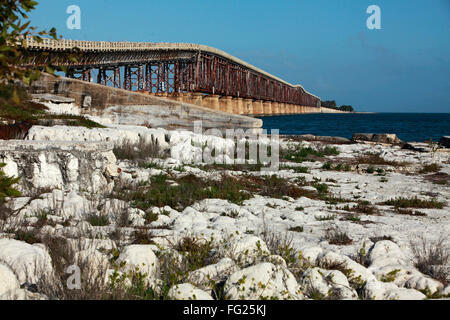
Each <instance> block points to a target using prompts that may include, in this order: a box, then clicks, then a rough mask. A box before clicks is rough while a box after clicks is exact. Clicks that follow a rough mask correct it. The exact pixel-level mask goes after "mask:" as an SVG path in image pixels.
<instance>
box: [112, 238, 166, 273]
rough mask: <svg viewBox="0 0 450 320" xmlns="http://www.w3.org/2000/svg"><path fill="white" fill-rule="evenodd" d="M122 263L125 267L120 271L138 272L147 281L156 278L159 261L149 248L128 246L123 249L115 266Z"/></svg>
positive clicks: (146, 246)
mask: <svg viewBox="0 0 450 320" xmlns="http://www.w3.org/2000/svg"><path fill="white" fill-rule="evenodd" d="M122 263H125V266H124V267H123V269H121V270H120V271H124V272H128V273H134V272H140V273H141V274H142V275H144V276H145V277H146V279H148V281H153V280H154V279H156V278H157V277H158V272H159V261H158V258H157V257H156V255H155V254H154V252H153V250H152V247H151V246H148V245H130V246H127V247H125V248H124V250H123V251H122V252H121V253H120V255H119V258H118V259H117V265H120V264H122Z"/></svg>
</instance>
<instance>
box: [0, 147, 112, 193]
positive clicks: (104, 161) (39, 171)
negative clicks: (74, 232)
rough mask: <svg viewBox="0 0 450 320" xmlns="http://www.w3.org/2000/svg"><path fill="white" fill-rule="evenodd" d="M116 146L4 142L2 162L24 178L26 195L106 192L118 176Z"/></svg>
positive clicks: (0, 152) (0, 154)
mask: <svg viewBox="0 0 450 320" xmlns="http://www.w3.org/2000/svg"><path fill="white" fill-rule="evenodd" d="M112 148H113V146H112V144H109V143H98V142H83V143H81V142H62V141H51V142H45V141H23V140H10V141H0V162H4V163H6V167H5V168H4V172H5V174H6V175H8V176H12V177H20V178H21V183H20V185H19V188H20V189H21V191H23V192H24V193H29V192H30V191H32V190H36V189H37V190H40V189H61V190H68V191H71V190H76V191H79V190H88V191H90V192H94V193H95V192H99V191H105V190H108V189H110V188H112V186H113V184H112V178H113V177H114V176H117V175H118V172H117V165H116V157H115V156H114V154H113V153H112Z"/></svg>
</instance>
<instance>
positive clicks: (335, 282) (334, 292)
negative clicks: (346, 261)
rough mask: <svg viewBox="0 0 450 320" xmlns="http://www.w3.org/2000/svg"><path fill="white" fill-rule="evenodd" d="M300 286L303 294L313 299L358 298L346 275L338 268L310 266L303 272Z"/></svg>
mask: <svg viewBox="0 0 450 320" xmlns="http://www.w3.org/2000/svg"><path fill="white" fill-rule="evenodd" d="M300 287H301V288H302V291H303V294H305V295H306V296H308V297H309V298H313V299H340V300H356V299H358V294H357V293H356V291H355V290H354V289H353V288H351V287H350V284H349V282H348V280H347V278H346V277H345V275H344V274H343V273H342V272H340V271H338V270H325V269H321V268H310V269H308V270H306V271H305V272H304V273H303V275H302V277H301V281H300Z"/></svg>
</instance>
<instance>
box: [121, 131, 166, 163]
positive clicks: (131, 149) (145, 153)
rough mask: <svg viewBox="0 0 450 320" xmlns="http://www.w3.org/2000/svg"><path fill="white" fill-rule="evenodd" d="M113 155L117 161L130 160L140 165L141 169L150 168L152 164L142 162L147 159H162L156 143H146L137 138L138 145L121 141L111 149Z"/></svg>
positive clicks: (128, 141)
mask: <svg viewBox="0 0 450 320" xmlns="http://www.w3.org/2000/svg"><path fill="white" fill-rule="evenodd" d="M113 152H114V155H115V156H116V158H117V159H118V160H131V161H135V162H138V163H140V164H141V166H143V167H147V166H148V168H150V167H152V163H148V162H144V161H145V160H147V159H149V158H152V159H154V158H164V156H163V154H162V153H161V152H160V150H159V146H158V143H157V141H155V140H153V139H152V141H146V140H145V139H144V138H143V137H139V142H138V143H132V142H131V141H130V140H125V141H123V142H122V143H121V144H120V145H116V146H115V147H114V149H113Z"/></svg>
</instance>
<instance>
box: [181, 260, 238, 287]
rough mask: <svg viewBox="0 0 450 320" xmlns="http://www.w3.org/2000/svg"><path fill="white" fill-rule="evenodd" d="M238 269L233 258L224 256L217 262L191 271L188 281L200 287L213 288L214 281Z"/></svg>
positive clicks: (224, 277) (226, 276)
mask: <svg viewBox="0 0 450 320" xmlns="http://www.w3.org/2000/svg"><path fill="white" fill-rule="evenodd" d="M238 269H239V268H238V267H237V266H236V264H235V263H234V261H233V260H232V259H230V258H223V259H221V260H220V261H219V262H218V263H216V264H212V265H209V266H206V267H203V268H201V269H198V270H195V271H192V272H190V273H189V275H188V276H187V281H188V282H189V283H192V284H194V285H196V286H197V287H198V288H200V289H203V290H207V289H211V285H212V284H213V283H218V282H220V281H223V280H225V279H227V278H228V277H229V276H230V275H231V274H233V273H234V272H236V271H238Z"/></svg>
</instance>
